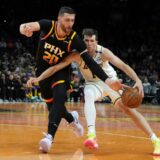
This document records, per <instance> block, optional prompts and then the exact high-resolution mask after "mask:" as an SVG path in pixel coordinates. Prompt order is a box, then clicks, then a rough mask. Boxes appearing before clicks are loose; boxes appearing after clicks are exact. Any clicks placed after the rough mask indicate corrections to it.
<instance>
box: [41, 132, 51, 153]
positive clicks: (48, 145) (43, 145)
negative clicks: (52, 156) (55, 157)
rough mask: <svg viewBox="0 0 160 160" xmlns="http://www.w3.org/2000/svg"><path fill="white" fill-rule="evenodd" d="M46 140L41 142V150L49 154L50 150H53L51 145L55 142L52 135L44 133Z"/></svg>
mask: <svg viewBox="0 0 160 160" xmlns="http://www.w3.org/2000/svg"><path fill="white" fill-rule="evenodd" d="M43 134H44V136H45V137H44V138H43V139H42V140H41V141H40V142H39V150H40V151H41V152H44V153H48V152H49V150H50V149H51V145H52V142H53V138H52V135H50V134H47V133H43Z"/></svg>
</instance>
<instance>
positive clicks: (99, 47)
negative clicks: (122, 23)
mask: <svg viewBox="0 0 160 160" xmlns="http://www.w3.org/2000/svg"><path fill="white" fill-rule="evenodd" d="M103 50H104V47H103V46H101V45H99V44H97V46H96V53H100V54H102V53H103Z"/></svg>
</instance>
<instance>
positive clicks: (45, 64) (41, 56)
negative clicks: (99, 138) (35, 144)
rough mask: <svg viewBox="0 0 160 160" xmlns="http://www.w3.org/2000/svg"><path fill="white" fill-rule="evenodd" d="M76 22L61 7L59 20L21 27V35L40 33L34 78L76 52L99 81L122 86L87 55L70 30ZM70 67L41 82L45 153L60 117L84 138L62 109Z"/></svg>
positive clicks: (74, 118)
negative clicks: (44, 106)
mask: <svg viewBox="0 0 160 160" xmlns="http://www.w3.org/2000/svg"><path fill="white" fill-rule="evenodd" d="M74 21H75V11H74V10H73V9H72V8H70V7H61V9H60V10H59V13H58V20H57V21H51V20H46V19H43V20H40V21H37V22H29V23H24V24H21V25H20V33H21V34H22V35H25V36H27V37H31V36H32V35H33V33H34V32H36V31H39V32H40V38H39V44H38V51H37V63H36V76H39V75H40V74H41V73H42V72H44V71H45V70H46V69H47V68H49V67H51V66H54V65H56V64H58V63H59V62H61V61H62V60H63V59H64V58H65V57H66V56H67V55H69V54H70V53H71V52H77V53H79V55H80V56H81V57H82V59H83V60H84V61H85V63H86V64H87V65H88V67H89V68H90V69H91V70H92V72H93V73H94V74H96V75H97V76H98V77H99V78H100V79H101V80H103V81H104V82H105V83H106V84H109V85H111V86H112V84H114V86H115V85H116V86H117V87H118V88H119V87H121V83H120V81H118V80H116V81H113V80H110V79H108V76H107V75H106V74H105V72H104V71H103V70H102V69H101V68H100V67H99V65H98V64H97V63H96V62H95V61H94V60H93V59H92V58H91V57H90V56H89V54H88V53H87V49H86V45H85V43H84V42H83V40H82V39H81V38H80V37H79V36H78V35H77V33H76V32H75V31H74V30H72V27H73V24H74ZM68 71H69V67H65V68H64V69H62V70H60V71H59V72H57V73H56V74H55V75H53V76H51V77H49V78H47V79H45V80H44V81H41V82H40V90H41V93H42V97H43V98H44V99H45V101H46V103H47V106H48V110H49V122H48V132H47V134H46V135H45V137H44V138H43V139H42V140H41V141H40V144H39V145H40V150H42V151H43V152H48V151H49V150H50V148H51V145H52V142H53V139H54V137H55V134H56V131H57V128H58V126H59V124H60V121H61V119H62V118H65V119H66V120H67V121H68V123H73V124H74V126H75V127H76V129H77V133H78V134H79V135H81V136H82V135H83V127H82V126H81V124H80V123H79V122H78V113H77V112H76V111H74V112H71V113H69V112H68V111H67V109H66V107H65V105H64V104H65V100H66V91H67V89H69V76H68V75H69V74H68Z"/></svg>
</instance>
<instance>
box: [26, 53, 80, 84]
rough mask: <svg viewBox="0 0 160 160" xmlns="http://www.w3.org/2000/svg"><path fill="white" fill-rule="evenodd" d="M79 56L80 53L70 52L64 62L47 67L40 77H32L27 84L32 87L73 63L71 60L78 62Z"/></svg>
mask: <svg viewBox="0 0 160 160" xmlns="http://www.w3.org/2000/svg"><path fill="white" fill-rule="evenodd" d="M78 58H79V55H78V54H77V53H73V54H70V55H69V56H67V57H66V58H65V59H64V60H63V61H62V62H60V63H58V64H56V65H54V66H52V67H49V68H48V69H46V70H45V71H44V72H43V73H42V74H41V75H40V76H39V77H31V78H30V79H29V80H28V81H27V86H28V87H31V86H32V84H34V83H37V82H40V81H42V80H44V79H46V78H48V77H50V76H52V75H54V74H55V73H56V72H58V71H59V70H61V69H63V68H65V67H67V66H68V65H70V64H71V62H73V61H77V62H78Z"/></svg>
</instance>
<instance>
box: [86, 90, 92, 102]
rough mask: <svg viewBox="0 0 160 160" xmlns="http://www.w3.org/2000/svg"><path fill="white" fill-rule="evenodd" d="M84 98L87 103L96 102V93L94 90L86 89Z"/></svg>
mask: <svg viewBox="0 0 160 160" xmlns="http://www.w3.org/2000/svg"><path fill="white" fill-rule="evenodd" d="M84 98H85V102H86V101H91V100H93V101H94V93H93V91H92V90H89V89H86V90H84Z"/></svg>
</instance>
